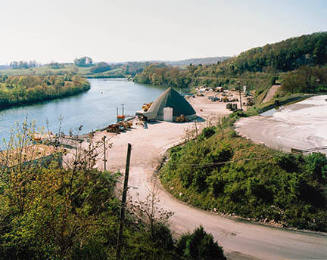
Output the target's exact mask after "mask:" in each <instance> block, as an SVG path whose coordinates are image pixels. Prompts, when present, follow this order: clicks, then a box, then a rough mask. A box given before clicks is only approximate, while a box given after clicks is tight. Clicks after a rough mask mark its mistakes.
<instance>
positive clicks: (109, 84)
mask: <svg viewBox="0 0 327 260" xmlns="http://www.w3.org/2000/svg"><path fill="white" fill-rule="evenodd" d="M89 82H90V84H91V89H90V90H89V91H87V92H85V93H82V94H79V95H76V96H72V97H67V98H63V99H56V100H52V101H48V102H45V103H40V104H35V105H29V106H22V107H17V108H10V109H6V110H2V111H0V138H1V140H2V139H3V138H5V139H8V137H9V135H10V131H11V129H14V128H15V125H16V123H17V122H18V123H21V122H23V121H24V120H25V119H26V118H27V120H28V121H29V122H32V121H34V122H35V124H36V126H37V129H41V127H46V125H47V122H48V126H49V130H51V131H53V132H58V129H59V125H60V124H59V121H60V120H59V119H60V118H62V120H61V122H62V123H61V129H62V131H63V132H65V133H68V132H69V130H72V131H73V132H75V133H76V132H77V130H78V128H79V127H80V126H81V125H83V128H82V131H81V132H80V133H81V134H83V133H87V132H90V131H92V130H95V129H101V128H103V127H105V126H107V125H109V124H111V123H114V122H116V113H117V107H119V112H121V108H122V104H124V108H125V109H124V110H125V114H127V115H134V114H135V112H136V111H137V110H140V109H141V107H142V105H143V104H144V103H147V102H151V101H153V100H154V99H155V98H156V97H158V96H159V95H160V94H161V92H162V91H163V90H164V88H162V87H155V86H148V85H142V84H137V83H134V82H131V81H127V80H126V79H89Z"/></svg>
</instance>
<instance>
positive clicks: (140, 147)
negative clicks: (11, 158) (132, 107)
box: [82, 97, 327, 259]
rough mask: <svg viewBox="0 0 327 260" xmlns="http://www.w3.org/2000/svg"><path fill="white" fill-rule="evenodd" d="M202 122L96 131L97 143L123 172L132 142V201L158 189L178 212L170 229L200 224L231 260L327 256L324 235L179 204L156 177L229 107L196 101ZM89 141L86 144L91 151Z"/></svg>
mask: <svg viewBox="0 0 327 260" xmlns="http://www.w3.org/2000/svg"><path fill="white" fill-rule="evenodd" d="M190 102H191V103H192V105H193V106H194V108H195V110H196V112H197V113H198V115H199V116H200V117H202V118H203V119H206V121H204V120H201V121H202V122H197V124H196V125H195V123H193V122H188V123H183V124H179V123H169V122H157V123H152V124H149V125H148V129H144V128H143V127H141V126H138V125H134V129H133V130H130V131H126V132H124V133H121V134H118V135H116V134H111V133H107V132H96V133H95V135H94V138H93V142H97V141H100V140H101V139H102V137H103V136H104V135H106V136H107V137H108V139H109V138H110V140H109V142H111V143H112V148H111V149H109V150H108V151H107V154H106V157H107V159H108V165H107V169H109V170H112V171H117V170H119V171H121V172H123V171H124V167H125V160H126V158H125V157H126V149H127V143H131V144H132V156H131V166H130V179H129V185H130V187H131V188H130V189H129V196H131V198H132V199H133V200H138V199H140V200H142V199H144V198H145V196H146V195H147V194H148V193H149V191H151V190H152V189H153V187H154V186H157V187H159V191H160V194H159V197H160V202H159V205H158V206H159V207H161V208H163V209H166V210H170V211H173V212H174V216H173V217H172V219H171V227H172V228H173V230H174V231H175V233H177V234H181V233H183V232H188V231H191V230H193V229H194V228H195V227H197V226H199V225H203V226H204V228H205V229H206V230H207V231H208V232H210V233H212V234H213V235H214V237H215V239H216V240H218V242H219V243H220V244H221V245H222V246H223V247H224V250H225V252H227V255H228V256H229V257H230V259H254V258H255V257H256V258H259V259H285V258H292V259H294V258H295V259H296V258H299V257H302V258H310V257H316V258H322V259H323V258H326V257H327V251H326V248H325V244H326V243H327V237H326V236H325V235H321V234H316V233H306V232H290V231H288V230H283V229H274V228H270V227H265V226H260V225H255V224H250V223H243V222H239V221H234V220H231V219H229V218H225V217H222V216H217V215H216V214H212V213H210V212H206V211H203V210H200V209H196V208H193V207H191V206H189V205H186V204H184V203H183V202H181V201H179V200H176V199H175V198H173V197H172V195H170V194H169V193H168V192H167V191H166V190H165V189H163V188H162V187H161V185H160V183H157V185H156V184H155V183H156V181H157V178H156V177H155V176H154V175H153V173H154V172H155V171H156V169H157V167H158V165H159V164H160V162H161V159H162V156H163V154H164V153H165V152H166V151H167V149H168V148H170V147H172V146H175V145H177V144H179V143H180V142H184V140H185V138H186V137H187V134H189V133H191V132H193V133H194V132H195V131H196V130H195V127H197V128H198V130H199V128H202V127H204V126H206V125H209V124H210V122H212V123H213V122H214V121H215V120H217V118H218V117H220V116H223V115H228V114H229V113H230V112H229V111H227V110H226V109H225V105H226V104H224V103H217V102H211V101H209V100H208V98H207V97H196V98H194V99H193V98H191V100H190ZM87 145H88V143H87V142H84V143H83V144H82V146H84V147H85V148H86V147H87ZM97 167H98V169H103V157H101V156H100V157H99V158H98V160H97Z"/></svg>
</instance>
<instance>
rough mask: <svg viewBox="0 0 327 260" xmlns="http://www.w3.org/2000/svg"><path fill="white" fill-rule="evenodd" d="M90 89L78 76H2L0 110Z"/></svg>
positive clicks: (0, 80) (84, 80) (86, 82)
mask: <svg viewBox="0 0 327 260" xmlns="http://www.w3.org/2000/svg"><path fill="white" fill-rule="evenodd" d="M89 89H90V84H89V82H88V81H87V80H86V79H84V78H81V77H80V76H76V75H71V74H66V75H64V76H6V75H4V76H2V77H0V109H4V108H8V107H11V106H17V105H26V104H33V103H36V102H42V101H47V100H51V99H55V98H60V97H67V96H72V95H75V94H78V93H82V92H84V91H87V90H89Z"/></svg>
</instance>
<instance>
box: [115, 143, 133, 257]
mask: <svg viewBox="0 0 327 260" xmlns="http://www.w3.org/2000/svg"><path fill="white" fill-rule="evenodd" d="M131 150H132V145H131V144H130V143H129V144H128V147H127V157H126V170H125V180H124V189H123V197H122V200H121V209H120V225H119V233H118V241H117V252H116V259H117V260H120V259H121V247H122V236H123V229H124V221H125V206H126V196H127V189H128V175H129V164H130V161H131Z"/></svg>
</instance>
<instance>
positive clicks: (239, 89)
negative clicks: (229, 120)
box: [238, 84, 243, 110]
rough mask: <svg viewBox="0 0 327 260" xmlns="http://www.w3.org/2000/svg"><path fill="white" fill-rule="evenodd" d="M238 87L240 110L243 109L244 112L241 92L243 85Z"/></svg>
mask: <svg viewBox="0 0 327 260" xmlns="http://www.w3.org/2000/svg"><path fill="white" fill-rule="evenodd" d="M238 87H239V88H238V91H239V93H240V108H241V110H243V109H242V94H241V93H242V91H241V84H239V85H238Z"/></svg>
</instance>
